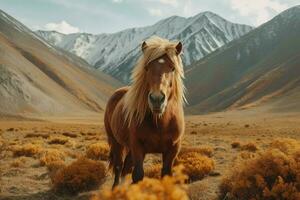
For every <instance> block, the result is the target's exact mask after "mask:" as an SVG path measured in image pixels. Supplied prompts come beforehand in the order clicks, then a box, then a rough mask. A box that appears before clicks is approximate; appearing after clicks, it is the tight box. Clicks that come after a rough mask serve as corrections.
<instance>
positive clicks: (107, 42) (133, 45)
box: [37, 12, 253, 83]
mask: <svg viewBox="0 0 300 200" xmlns="http://www.w3.org/2000/svg"><path fill="white" fill-rule="evenodd" d="M252 29H253V28H252V27H251V26H247V25H241V24H235V23H231V22H229V21H227V20H225V19H223V18H222V17H220V16H218V15H216V14H214V13H212V12H203V13H200V14H198V15H195V16H193V17H189V18H184V17H179V16H172V17H169V18H167V19H163V20H161V21H159V22H157V23H156V24H154V25H152V26H147V27H141V28H131V29H126V30H123V31H120V32H117V33H112V34H98V35H93V34H88V33H75V34H69V35H65V34H61V33H58V32H55V31H50V32H49V31H37V34H38V35H40V36H42V37H43V38H44V39H46V40H47V41H48V42H50V43H51V44H53V45H55V46H57V47H59V48H62V49H64V50H67V51H69V52H72V53H74V54H76V55H77V56H80V57H81V58H83V59H85V60H86V61H87V62H88V63H90V64H91V65H93V66H95V68H98V69H99V70H102V71H104V72H106V73H108V74H110V75H112V76H114V77H115V78H117V79H119V80H121V81H123V82H125V83H128V82H129V77H130V71H131V69H132V67H133V66H134V63H135V62H136V60H137V58H138V57H139V54H140V44H141V42H142V41H144V40H145V39H147V38H149V37H151V36H153V35H158V36H160V37H164V38H168V39H170V40H180V41H182V42H183V44H184V56H183V61H184V64H185V65H186V66H187V65H190V64H191V63H193V62H195V61H197V60H199V59H201V58H202V57H204V56H205V55H207V54H209V53H211V52H212V51H214V50H215V49H217V48H219V47H221V46H223V45H224V44H227V43H229V42H230V41H232V40H234V39H237V38H239V37H241V36H242V35H244V34H246V33H248V32H249V31H250V30H252Z"/></svg>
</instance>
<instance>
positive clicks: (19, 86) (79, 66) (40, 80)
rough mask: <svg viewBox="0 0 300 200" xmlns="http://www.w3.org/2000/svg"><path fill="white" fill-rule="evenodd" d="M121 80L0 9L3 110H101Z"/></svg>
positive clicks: (34, 112)
mask: <svg viewBox="0 0 300 200" xmlns="http://www.w3.org/2000/svg"><path fill="white" fill-rule="evenodd" d="M119 85H120V83H119V82H118V81H116V80H115V79H113V78H111V77H110V76H108V75H105V74H103V73H101V72H99V71H96V70H94V69H93V67H91V66H90V65H89V64H88V63H87V62H86V61H84V60H83V59H81V58H79V57H77V56H75V55H72V54H70V53H67V52H64V51H63V50H59V49H57V48H55V47H53V46H52V45H50V44H49V43H47V42H45V40H44V39H42V38H40V37H39V36H37V35H36V34H35V33H34V32H32V31H31V30H30V29H28V28H27V27H26V26H24V25H23V24H21V23H20V22H18V21H17V20H16V19H14V18H13V17H11V16H9V15H8V14H6V13H5V12H3V11H1V10H0V96H1V99H0V115H1V116H3V115H8V116H10V115H18V114H22V115H35V116H36V115H38V116H44V115H60V114H62V113H63V114H72V115H73V114H76V115H79V114H80V115H81V114H83V113H94V112H101V111H102V110H104V106H105V103H106V101H107V99H108V97H109V96H110V95H111V93H112V91H113V90H114V88H115V87H118V86H119Z"/></svg>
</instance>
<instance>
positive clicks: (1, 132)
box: [0, 112, 300, 200]
mask: <svg viewBox="0 0 300 200" xmlns="http://www.w3.org/2000/svg"><path fill="white" fill-rule="evenodd" d="M102 121H103V116H102V115H99V116H98V115H95V116H92V117H90V118H87V117H85V118H84V119H82V118H80V117H76V118H60V119H58V118H45V119H42V120H40V121H35V120H30V121H28V120H26V119H14V118H10V119H2V121H1V122H0V136H1V137H0V145H1V149H0V150H1V154H0V156H1V157H0V162H1V163H0V173H1V176H0V178H1V179H0V181H1V184H0V185H1V188H0V192H1V195H0V199H12V200H19V199H28V200H29V199H30V200H38V199H51V200H52V199H53V200H55V199H75V198H74V197H72V196H61V195H58V194H55V193H54V192H53V191H51V181H50V175H49V173H48V170H47V168H46V167H45V166H42V165H41V164H40V155H39V154H42V152H44V151H46V150H49V149H50V150H51V149H57V150H59V151H61V152H64V154H65V155H66V156H65V163H70V162H72V161H73V160H74V159H76V158H77V157H80V155H84V154H85V151H86V148H87V146H88V145H89V144H93V143H96V142H99V141H106V135H105V131H104V128H103V122H102ZM299 124H300V115H299V114H297V113H290V114H257V113H255V112H253V113H251V112H224V113H216V114H210V115H197V116H186V131H185V135H184V138H183V143H182V144H183V146H189V147H190V146H209V147H211V148H213V156H212V158H213V159H214V160H215V164H216V167H215V170H214V172H213V173H211V174H210V175H208V176H207V177H205V178H204V179H202V180H200V181H196V182H194V183H191V184H189V186H188V194H189V197H190V199H192V200H194V199H195V200H196V199H205V200H207V199H217V195H218V185H219V184H220V182H221V180H222V178H223V177H224V176H225V175H226V174H227V173H228V172H229V170H230V169H231V166H232V165H233V164H234V163H235V161H237V157H239V156H240V155H241V154H243V152H244V153H245V152H249V150H250V151H251V150H252V149H247V148H246V149H245V150H241V148H232V143H234V142H236V143H240V144H241V145H244V144H249V143H253V144H254V146H256V147H257V150H256V151H255V150H254V151H255V152H256V153H257V152H260V151H263V150H264V149H266V148H267V146H268V144H269V143H270V141H272V140H273V139H280V138H293V139H296V140H300V125H299ZM70 133H71V134H70ZM57 138H58V140H57ZM55 139H56V141H58V142H53V141H55ZM51 141H52V142H51ZM24 144H33V145H35V146H36V147H37V148H38V153H35V151H34V150H33V152H31V153H32V155H30V156H17V155H14V154H13V152H15V151H14V149H15V148H17V147H21V146H22V145H24ZM151 159H152V157H151V156H149V157H147V159H146V164H149V163H151ZM111 184H112V178H111V176H108V177H107V179H106V181H105V183H104V184H103V185H102V186H101V187H105V186H110V185H111ZM89 195H90V193H81V194H79V195H78V196H77V197H76V199H89Z"/></svg>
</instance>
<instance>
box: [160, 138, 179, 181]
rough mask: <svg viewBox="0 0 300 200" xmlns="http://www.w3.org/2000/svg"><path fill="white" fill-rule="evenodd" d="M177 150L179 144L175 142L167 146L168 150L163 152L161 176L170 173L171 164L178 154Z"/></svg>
mask: <svg viewBox="0 0 300 200" xmlns="http://www.w3.org/2000/svg"><path fill="white" fill-rule="evenodd" d="M178 151H179V144H175V145H173V146H171V147H170V148H168V151H166V152H164V153H163V167H162V170H161V177H164V176H165V175H169V176H171V175H172V166H173V163H174V160H175V158H176V156H177V154H178Z"/></svg>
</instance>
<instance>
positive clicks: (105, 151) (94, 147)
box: [86, 142, 109, 160]
mask: <svg viewBox="0 0 300 200" xmlns="http://www.w3.org/2000/svg"><path fill="white" fill-rule="evenodd" d="M108 156H109V146H108V144H107V143H103V142H98V143H94V144H91V145H89V146H88V148H87V150H86V157H88V158H90V159H93V160H99V159H100V160H107V159H108Z"/></svg>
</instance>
